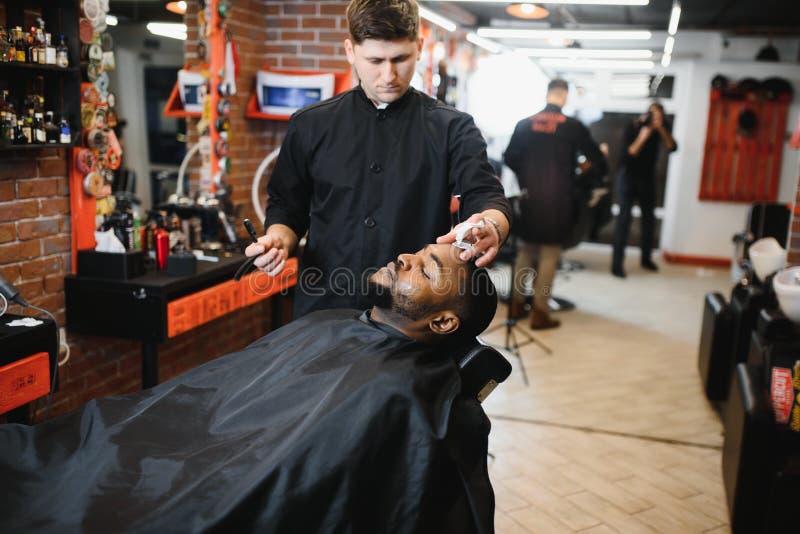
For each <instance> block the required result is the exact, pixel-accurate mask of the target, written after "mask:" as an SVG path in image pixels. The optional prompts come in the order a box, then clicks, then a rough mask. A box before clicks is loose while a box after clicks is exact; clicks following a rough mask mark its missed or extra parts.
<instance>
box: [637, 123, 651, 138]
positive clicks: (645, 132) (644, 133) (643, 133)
mask: <svg viewBox="0 0 800 534" xmlns="http://www.w3.org/2000/svg"><path fill="white" fill-rule="evenodd" d="M652 133H653V127H652V126H642V127H641V129H640V130H639V139H641V140H642V141H647V139H648V138H649V137H650V134H652Z"/></svg>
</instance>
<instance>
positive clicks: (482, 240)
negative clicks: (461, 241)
mask: <svg viewBox="0 0 800 534" xmlns="http://www.w3.org/2000/svg"><path fill="white" fill-rule="evenodd" d="M498 213H499V212H498ZM483 217H484V215H483V214H481V213H476V214H475V215H473V216H472V217H470V218H469V219H467V220H466V221H464V222H468V223H479V222H481V221H483V222H484V226H483V228H473V229H472V234H471V237H470V236H469V235H468V236H467V237H466V238H465V241H469V242H471V243H472V247H470V248H469V249H467V250H463V251H461V253H460V254H459V257H460V258H461V260H462V261H469V260H470V259H471V258H474V257H476V256H480V258H478V259H477V260H476V261H475V265H476V266H478V267H484V266H486V265H488V264H490V263H491V262H492V260H494V258H495V256H497V252H498V250H500V245H501V244H502V243H501V242H500V237H499V236H498V235H497V234H498V232H497V230H496V229H495V227H494V225H493V224H492V223H491V222H489V221H487V220H484V218H483ZM492 218H493V219H495V220H496V221H497V219H498V216H497V215H496V214H494V213H493V214H492ZM499 218H500V219H501V220H502V222H500V221H498V223H499V224H504V225H505V224H507V221H506V220H505V216H503V215H500V216H499ZM461 224H464V223H461ZM459 226H460V224H458V225H456V226H455V227H453V229H452V230H450V232H448V233H447V234H445V235H443V236H439V237H438V238H436V242H437V243H445V244H446V243H455V241H456V231H457V230H458V229H459ZM502 231H503V230H501V232H502ZM505 231H506V233H507V229H506V230H505ZM481 254H482V256H481Z"/></svg>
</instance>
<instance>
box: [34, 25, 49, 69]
mask: <svg viewBox="0 0 800 534" xmlns="http://www.w3.org/2000/svg"><path fill="white" fill-rule="evenodd" d="M45 45H46V43H45V40H44V31H42V29H41V28H39V29H38V30H36V46H37V50H36V57H37V58H38V59H39V65H46V64H47V47H46V46H45Z"/></svg>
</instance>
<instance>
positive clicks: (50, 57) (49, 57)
mask: <svg viewBox="0 0 800 534" xmlns="http://www.w3.org/2000/svg"><path fill="white" fill-rule="evenodd" d="M45 63H47V64H48V65H55V64H56V49H55V47H53V46H48V47H47V51H46V52H45Z"/></svg>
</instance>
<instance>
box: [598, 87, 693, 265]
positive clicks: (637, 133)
mask: <svg viewBox="0 0 800 534" xmlns="http://www.w3.org/2000/svg"><path fill="white" fill-rule="evenodd" d="M671 131H672V128H671V125H669V124H667V123H666V121H665V120H664V106H662V105H661V104H659V103H658V102H653V103H652V104H650V108H649V109H648V111H647V113H645V114H644V115H642V116H641V117H638V118H637V119H635V120H634V121H633V122H631V123H630V124H629V125H628V127H627V129H626V130H625V134H624V136H623V139H622V146H623V149H622V158H621V160H620V162H621V169H620V173H619V175H618V178H617V187H616V191H617V199H618V201H619V215H617V222H616V224H615V225H614V253H613V257H612V260H611V274H613V275H614V276H616V277H618V278H625V269H624V263H625V245H626V244H627V241H628V232H629V231H630V227H631V208H632V207H633V203H634V202H636V201H637V200H638V202H639V208H640V209H641V212H642V222H641V230H642V239H641V249H642V255H641V265H642V268H643V269H647V270H648V271H653V272H656V271H658V266H657V265H656V264H655V263H654V262H653V258H652V253H653V237H654V236H653V234H654V227H655V203H656V177H655V174H656V160H657V159H658V148H659V146H660V145H661V144H662V143H663V144H664V146H665V147H666V148H667V150H669V151H670V152H674V151H675V150H677V149H678V144H677V143H676V142H675V139H673V138H672V134H671V133H670V132H671Z"/></svg>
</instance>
